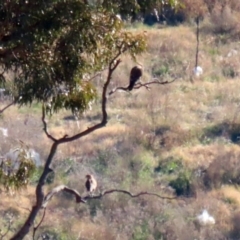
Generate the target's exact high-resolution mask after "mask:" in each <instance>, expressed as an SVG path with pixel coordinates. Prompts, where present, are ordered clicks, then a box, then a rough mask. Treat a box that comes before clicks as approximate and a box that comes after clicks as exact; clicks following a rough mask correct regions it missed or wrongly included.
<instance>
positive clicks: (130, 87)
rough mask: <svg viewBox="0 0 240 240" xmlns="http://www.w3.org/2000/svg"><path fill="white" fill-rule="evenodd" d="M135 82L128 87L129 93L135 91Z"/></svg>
mask: <svg viewBox="0 0 240 240" xmlns="http://www.w3.org/2000/svg"><path fill="white" fill-rule="evenodd" d="M134 84H135V83H134V82H132V81H131V82H130V84H129V86H128V91H132V90H133V87H134Z"/></svg>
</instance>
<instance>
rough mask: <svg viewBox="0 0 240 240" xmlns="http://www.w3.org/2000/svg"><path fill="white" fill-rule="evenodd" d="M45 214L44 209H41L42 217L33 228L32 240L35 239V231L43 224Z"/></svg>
mask: <svg viewBox="0 0 240 240" xmlns="http://www.w3.org/2000/svg"><path fill="white" fill-rule="evenodd" d="M45 214H46V208H44V209H43V215H42V218H41V220H40V222H39V223H38V225H37V226H36V227H34V228H33V240H34V238H35V234H36V231H37V230H38V228H39V227H40V226H41V224H42V222H43V220H44V218H45Z"/></svg>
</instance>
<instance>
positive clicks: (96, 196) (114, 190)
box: [42, 185, 176, 208]
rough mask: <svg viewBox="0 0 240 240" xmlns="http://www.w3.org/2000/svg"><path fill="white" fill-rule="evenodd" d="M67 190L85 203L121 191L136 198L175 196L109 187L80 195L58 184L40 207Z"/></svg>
mask: <svg viewBox="0 0 240 240" xmlns="http://www.w3.org/2000/svg"><path fill="white" fill-rule="evenodd" d="M62 191H63V192H68V193H70V194H73V195H74V196H75V200H76V203H86V201H87V200H90V199H101V198H102V197H104V196H105V195H107V194H112V193H123V194H127V195H128V196H130V197H131V198H137V197H140V196H143V195H148V196H155V197H158V198H161V199H168V200H173V199H176V197H175V196H174V197H168V196H161V195H159V194H157V193H152V192H147V191H144V192H139V193H137V194H133V193H131V192H129V191H126V190H122V189H110V190H106V191H103V192H101V193H100V194H98V195H93V196H90V195H87V196H85V197H82V196H81V195H80V194H79V192H78V191H77V190H75V189H72V188H69V187H67V186H65V185H60V186H58V187H55V188H54V189H53V190H52V191H50V192H49V193H48V194H47V195H46V197H45V199H44V201H43V204H42V207H43V208H46V207H47V204H48V203H49V201H50V200H51V199H52V197H53V196H54V195H56V194H57V193H59V192H62Z"/></svg>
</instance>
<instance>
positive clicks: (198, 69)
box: [193, 66, 203, 77]
mask: <svg viewBox="0 0 240 240" xmlns="http://www.w3.org/2000/svg"><path fill="white" fill-rule="evenodd" d="M193 73H194V75H195V76H196V77H199V76H200V75H202V74H203V69H202V68H201V67H200V66H197V67H195V68H194V69H193Z"/></svg>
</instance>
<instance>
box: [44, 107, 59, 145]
mask: <svg viewBox="0 0 240 240" xmlns="http://www.w3.org/2000/svg"><path fill="white" fill-rule="evenodd" d="M42 122H43V131H44V132H45V134H46V135H47V137H48V138H49V139H51V140H52V141H53V142H56V141H57V139H56V138H54V137H53V136H52V135H51V134H49V133H48V130H47V123H46V121H45V105H44V103H43V104H42Z"/></svg>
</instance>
